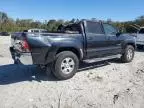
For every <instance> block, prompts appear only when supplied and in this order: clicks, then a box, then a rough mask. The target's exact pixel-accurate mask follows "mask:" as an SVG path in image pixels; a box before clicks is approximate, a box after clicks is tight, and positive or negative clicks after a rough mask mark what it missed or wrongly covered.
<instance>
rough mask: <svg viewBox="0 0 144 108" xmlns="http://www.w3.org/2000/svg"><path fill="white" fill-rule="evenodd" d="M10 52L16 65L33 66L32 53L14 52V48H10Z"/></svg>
mask: <svg viewBox="0 0 144 108" xmlns="http://www.w3.org/2000/svg"><path fill="white" fill-rule="evenodd" d="M10 52H11V56H12V58H13V60H14V63H15V64H24V65H32V64H33V60H32V56H31V53H22V52H18V51H16V50H14V49H13V47H10Z"/></svg>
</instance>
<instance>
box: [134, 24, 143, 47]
mask: <svg viewBox="0 0 144 108" xmlns="http://www.w3.org/2000/svg"><path fill="white" fill-rule="evenodd" d="M131 26H132V27H133V28H135V29H136V30H137V33H136V34H133V35H134V36H135V37H136V45H137V48H138V49H143V47H144V27H140V26H139V25H136V24H134V25H131Z"/></svg>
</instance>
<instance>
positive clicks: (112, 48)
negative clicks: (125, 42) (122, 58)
mask: <svg viewBox="0 0 144 108" xmlns="http://www.w3.org/2000/svg"><path fill="white" fill-rule="evenodd" d="M103 27H104V31H105V35H106V38H107V42H106V43H107V46H108V51H107V53H108V55H115V54H120V53H121V51H122V46H121V43H122V39H121V38H120V36H116V34H117V33H118V30H117V29H116V28H115V27H114V26H112V25H110V24H103Z"/></svg>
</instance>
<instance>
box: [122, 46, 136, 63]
mask: <svg viewBox="0 0 144 108" xmlns="http://www.w3.org/2000/svg"><path fill="white" fill-rule="evenodd" d="M134 55H135V49H134V47H133V46H132V45H127V46H126V48H125V49H124V53H123V54H122V57H121V60H122V62H123V63H129V62H131V61H132V60H133V58H134Z"/></svg>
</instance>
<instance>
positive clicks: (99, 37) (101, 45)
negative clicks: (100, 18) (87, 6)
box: [85, 21, 107, 58]
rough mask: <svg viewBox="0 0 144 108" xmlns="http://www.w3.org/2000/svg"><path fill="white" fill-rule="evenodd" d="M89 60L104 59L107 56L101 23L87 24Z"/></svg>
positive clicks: (88, 22)
mask: <svg viewBox="0 0 144 108" xmlns="http://www.w3.org/2000/svg"><path fill="white" fill-rule="evenodd" d="M85 26H86V40H87V47H86V49H87V58H96V57H103V56H104V55H105V54H106V49H107V44H106V41H107V39H106V35H105V34H104V31H103V28H102V24H101V23H100V22H92V21H87V22H86V25H85Z"/></svg>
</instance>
